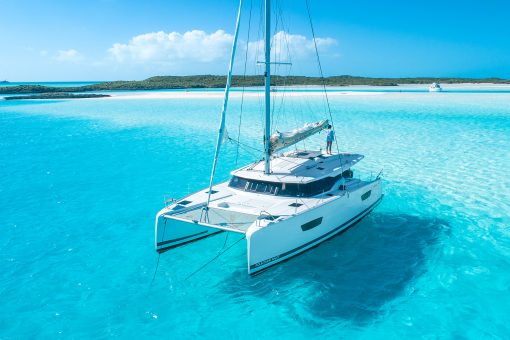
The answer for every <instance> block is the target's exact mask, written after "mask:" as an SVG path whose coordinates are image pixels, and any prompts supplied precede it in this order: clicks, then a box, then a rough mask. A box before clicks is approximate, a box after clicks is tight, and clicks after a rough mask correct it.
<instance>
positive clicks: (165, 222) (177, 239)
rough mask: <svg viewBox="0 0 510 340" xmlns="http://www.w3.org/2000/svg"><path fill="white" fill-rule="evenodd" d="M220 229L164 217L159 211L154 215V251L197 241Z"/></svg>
mask: <svg viewBox="0 0 510 340" xmlns="http://www.w3.org/2000/svg"><path fill="white" fill-rule="evenodd" d="M222 231H223V230H218V229H216V228H210V227H206V226H204V225H201V224H199V223H194V222H189V221H180V220H177V219H173V218H168V217H165V215H164V213H163V214H161V213H160V214H158V216H157V217H156V233H155V235H156V239H155V244H156V251H157V252H158V253H163V252H165V251H167V250H170V249H172V248H175V247H178V246H181V245H184V244H186V243H190V242H193V241H198V240H200V239H202V238H205V237H209V236H212V235H215V234H217V233H220V232H222Z"/></svg>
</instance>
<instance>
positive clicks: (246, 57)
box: [236, 0, 253, 167]
mask: <svg viewBox="0 0 510 340" xmlns="http://www.w3.org/2000/svg"><path fill="white" fill-rule="evenodd" d="M252 9H253V0H250V15H249V19H248V38H247V39H246V52H245V54H244V72H243V91H242V94H241V110H240V112H239V126H238V129H237V147H236V167H237V162H238V160H239V140H240V139H241V123H242V119H243V106H244V92H245V89H246V67H247V65H248V47H249V45H250V30H251V13H252Z"/></svg>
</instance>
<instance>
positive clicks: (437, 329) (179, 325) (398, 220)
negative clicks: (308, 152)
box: [0, 93, 510, 339]
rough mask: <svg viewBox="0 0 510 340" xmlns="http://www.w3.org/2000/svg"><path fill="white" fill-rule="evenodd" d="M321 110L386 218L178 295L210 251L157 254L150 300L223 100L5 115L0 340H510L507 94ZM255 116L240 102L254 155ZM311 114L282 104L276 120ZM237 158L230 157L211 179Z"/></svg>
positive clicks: (315, 108) (353, 102)
mask: <svg viewBox="0 0 510 340" xmlns="http://www.w3.org/2000/svg"><path fill="white" fill-rule="evenodd" d="M331 101H332V108H333V110H334V112H335V123H336V124H337V134H338V137H339V143H340V145H341V146H342V149H348V150H351V151H357V152H361V153H363V154H365V155H366V159H365V160H364V161H363V162H362V163H361V164H360V165H359V173H360V174H361V176H369V175H370V172H371V171H373V172H374V173H377V172H378V171H379V169H381V168H384V178H385V189H384V190H385V193H386V196H385V198H384V200H383V203H382V204H381V205H380V206H379V207H378V208H377V209H376V210H375V211H374V212H373V213H372V214H371V215H370V216H369V217H367V218H366V219H364V220H363V221H362V222H361V223H359V224H358V225H357V226H356V227H354V228H353V229H351V230H349V231H348V232H346V233H344V234H343V235H342V236H339V237H336V238H334V239H332V240H330V241H327V242H325V243H323V244H322V245H321V246H319V247H317V248H315V249H313V250H311V251H309V252H307V253H305V254H303V255H301V256H299V257H296V258H294V259H292V260H290V261H287V262H285V263H283V264H281V265H279V266H277V267H274V268H273V269H272V270H270V271H267V272H266V273H264V274H262V275H259V276H257V277H255V278H250V277H248V276H247V275H246V268H245V266H246V259H245V250H244V243H243V242H240V243H238V244H237V245H235V246H234V247H233V248H232V249H231V250H230V251H229V252H227V253H225V254H224V255H222V256H221V257H219V258H218V259H217V260H216V261H215V262H213V263H212V264H210V265H209V266H207V267H206V268H205V269H204V270H202V271H201V272H199V273H198V274H196V275H195V276H193V277H192V278H191V279H189V280H187V281H185V280H184V279H185V278H186V277H187V276H188V275H189V274H190V273H191V272H193V271H194V270H196V269H198V268H199V267H200V266H202V265H203V264H204V263H206V262H208V261H209V260H210V259H211V258H212V257H214V256H215V255H216V254H217V252H218V251H219V250H220V249H221V247H222V246H223V244H224V242H225V235H218V236H216V237H212V238H208V239H205V240H203V241H201V242H199V243H194V244H190V245H187V246H185V247H182V248H178V249H175V250H173V251H170V252H167V253H165V254H164V255H162V256H161V258H160V263H159V269H158V271H157V274H156V278H155V281H154V283H153V285H152V286H151V285H150V282H151V279H152V276H153V274H154V269H155V267H156V261H157V255H156V253H155V252H154V250H153V221H154V216H155V213H156V212H157V211H158V210H159V209H160V208H161V207H162V205H163V204H162V203H163V197H164V195H165V194H167V195H171V196H175V197H179V196H182V195H185V194H187V193H188V192H190V191H194V190H198V189H201V188H203V187H205V186H206V185H207V181H208V180H207V178H208V175H209V171H210V165H211V160H212V149H213V147H214V143H215V138H216V136H215V134H216V130H217V120H218V113H219V107H220V105H221V99H194V100H189V99H188V100H184V99H182V100H181V99H172V100H146V99H145V100H128V99H126V100H118V99H116V100H110V99H101V100H95V99H94V100H81V101H38V102H4V101H0V120H1V124H0V164H1V167H0V169H1V170H0V221H1V227H2V234H1V236H0V271H1V272H2V275H1V276H0V301H1V302H2V308H1V309H0V338H8V339H9V338H16V339H18V338H35V337H38V338H55V337H62V338H91V337H102V338H103V337H123V338H136V337H140V336H145V337H150V338H156V337H161V336H165V337H172V338H189V337H192V336H193V337H195V336H198V337H203V338H205V337H208V338H209V337H212V338H225V337H227V338H245V337H246V338H256V337H280V338H281V337H288V338H309V337H311V336H314V337H319V336H320V337H323V338H339V337H356V338H383V337H400V338H403V337H406V338H409V337H418V336H420V337H436V336H438V337H466V338H473V339H475V338H480V337H500V338H505V337H508V336H510V326H509V325H508V322H507V320H508V314H509V312H510V297H509V294H510V272H509V270H508V269H509V268H510V232H509V231H508V226H509V222H510V217H509V216H510V203H509V202H510V176H509V170H508V169H509V168H510V157H509V156H510V155H509V150H510V105H509V103H510V95H508V94H439V95H436V94H428V93H427V94H425V93H424V94H419V93H403V94H400V93H387V94H384V95H366V96H365V95H358V96H335V97H332V98H331ZM239 105H240V101H239V99H233V100H232V112H233V113H232V115H230V116H229V118H230V121H229V126H228V129H229V132H230V135H231V136H232V137H235V136H236V129H237V122H238V117H237V112H238V109H239ZM259 107H261V102H260V100H258V99H256V98H251V99H247V100H246V101H245V103H244V108H245V110H244V113H243V125H242V135H243V140H242V141H243V142H244V143H246V144H248V145H250V146H252V147H258V145H259V144H260V143H259V141H260V138H259V137H258V136H259V132H260V130H261V126H260V122H261V116H260V114H259V113H258V112H259V111H258V110H259ZM322 108H323V105H322V103H321V102H320V101H319V100H318V99H317V98H308V99H306V98H288V99H287V100H286V101H285V104H283V106H282V105H281V104H279V103H278V102H277V105H276V110H275V113H274V119H275V121H276V125H277V127H278V128H281V129H284V128H285V127H292V126H296V125H300V124H302V122H303V120H304V119H305V116H307V115H308V114H307V113H308V112H317V114H316V116H317V117H320V116H321V115H320V114H319V112H321V110H322ZM283 111H285V112H286V114H283ZM312 116H313V115H312ZM317 117H312V118H317ZM308 120H310V119H308ZM322 137H323V136H319V137H318V138H316V139H314V140H312V141H309V142H308V143H307V146H308V147H311V146H317V145H321V142H322ZM235 158H236V148H235V146H234V145H231V144H226V145H225V148H224V153H223V155H222V159H221V162H220V168H219V176H218V177H219V179H225V178H227V177H228V171H229V170H230V169H231V168H232V165H231V164H232V163H233V162H235ZM252 159H253V156H252V155H250V154H249V153H248V152H246V151H243V150H241V152H240V157H239V164H240V165H241V164H244V163H246V162H248V161H250V160H252ZM191 162H192V165H191ZM237 238H238V236H230V237H229V238H228V239H227V245H230V244H233V243H234V242H235V241H236V240H237Z"/></svg>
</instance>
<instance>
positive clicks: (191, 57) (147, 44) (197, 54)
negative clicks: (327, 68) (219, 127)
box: [108, 30, 337, 66]
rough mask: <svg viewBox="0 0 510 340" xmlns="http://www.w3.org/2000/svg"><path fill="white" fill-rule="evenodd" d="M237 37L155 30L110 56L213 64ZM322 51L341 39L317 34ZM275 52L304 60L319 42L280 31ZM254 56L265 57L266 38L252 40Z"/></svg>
mask: <svg viewBox="0 0 510 340" xmlns="http://www.w3.org/2000/svg"><path fill="white" fill-rule="evenodd" d="M233 39H234V37H233V35H231V34H228V33H226V32H225V31H223V30H217V31H216V32H214V33H210V34H209V33H206V32H204V31H201V30H193V31H188V32H185V33H179V32H171V33H165V32H163V31H160V32H152V33H146V34H141V35H137V36H135V37H133V38H132V39H131V40H130V41H129V42H128V43H125V44H123V43H116V44H114V45H113V46H112V47H111V48H110V49H108V54H109V56H110V57H111V58H112V59H113V60H114V61H116V62H118V63H121V64H122V63H123V64H128V63H129V64H145V65H148V64H159V65H169V66H177V65H182V64H183V62H185V63H186V64H187V65H190V64H193V63H202V64H210V63H212V62H218V61H226V60H228V58H229V56H230V50H231V48H232V41H233ZM316 42H317V47H318V49H319V52H321V53H325V52H327V51H328V49H329V48H330V47H332V46H334V45H337V41H336V40H335V39H333V38H317V39H316ZM272 46H273V52H274V53H276V54H278V55H279V60H280V61H284V60H288V59H289V58H288V56H289V55H290V58H291V59H292V60H303V59H308V58H310V57H313V55H314V53H315V52H314V51H315V46H314V42H313V39H309V38H307V37H305V36H303V35H299V34H288V33H286V32H283V31H280V32H278V33H276V34H275V35H274V37H273V42H272ZM248 48H249V52H250V55H251V58H253V59H257V60H262V59H261V58H262V57H263V53H264V46H263V41H262V40H261V41H254V42H250V43H249V44H248ZM245 49H246V43H245V42H244V43H243V42H239V44H238V55H241V53H243V52H245V51H246V50H245ZM250 61H251V60H250Z"/></svg>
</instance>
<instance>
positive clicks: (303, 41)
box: [248, 31, 338, 62]
mask: <svg viewBox="0 0 510 340" xmlns="http://www.w3.org/2000/svg"><path fill="white" fill-rule="evenodd" d="M315 41H316V42H317V49H318V50H319V53H320V54H321V56H322V55H324V54H325V53H327V52H328V50H329V49H330V48H331V47H332V46H335V45H338V42H337V41H336V40H335V39H333V38H316V39H315ZM271 46H272V51H273V55H272V57H274V56H275V55H277V56H278V57H277V59H278V61H280V62H285V61H290V60H305V59H309V58H311V57H313V55H314V54H315V45H314V42H313V39H308V38H307V37H305V36H304V35H300V34H289V33H287V32H284V31H280V32H277V33H276V34H275V35H274V36H273V38H272V42H271ZM248 48H249V50H250V51H251V53H250V54H252V56H253V57H256V58H257V60H262V58H263V54H264V41H263V40H259V41H254V42H250V43H249V47H248Z"/></svg>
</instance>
